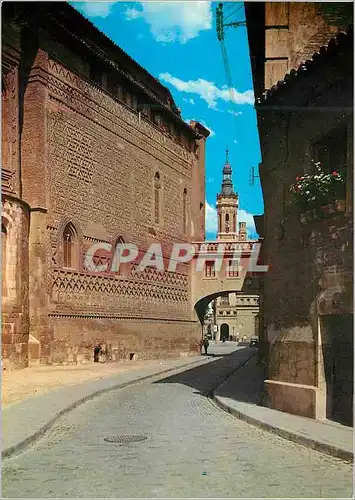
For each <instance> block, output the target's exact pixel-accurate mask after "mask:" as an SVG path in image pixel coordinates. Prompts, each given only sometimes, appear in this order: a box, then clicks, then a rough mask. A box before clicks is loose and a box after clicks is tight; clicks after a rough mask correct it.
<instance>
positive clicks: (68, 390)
mask: <svg viewBox="0 0 355 500" xmlns="http://www.w3.org/2000/svg"><path fill="white" fill-rule="evenodd" d="M235 349H237V345H236V344H235V343H232V342H230V343H226V344H224V345H223V346H222V345H221V346H218V345H215V346H211V349H210V352H211V354H212V356H207V357H206V356H194V357H187V358H186V357H184V358H178V359H171V360H150V361H142V362H137V361H134V362H132V364H131V363H122V364H115V363H110V364H107V365H105V364H102V365H100V364H99V363H92V365H90V366H87V365H78V366H77V367H68V366H66V367H60V366H49V367H38V368H36V369H35V368H29V369H24V370H19V371H18V372H12V373H11V374H6V376H8V381H7V382H8V384H7V385H8V386H9V385H10V382H9V380H10V379H11V377H13V379H12V380H15V381H16V377H17V378H20V379H21V380H22V383H23V384H24V387H25V389H26V390H25V389H24V388H22V389H21V388H20V389H19V390H18V393H17V399H18V400H17V401H16V400H15V401H16V402H14V403H12V404H8V406H5V408H3V412H2V429H3V433H2V450H3V451H2V456H3V457H7V456H10V455H12V454H13V453H17V452H19V451H21V450H23V449H24V448H25V447H26V446H27V445H28V444H29V443H31V442H32V441H34V440H36V439H37V438H39V437H40V436H41V435H42V434H43V433H44V432H46V430H48V429H49V428H50V427H51V426H52V425H53V423H54V422H55V421H56V420H57V419H58V418H59V417H60V416H61V415H63V414H64V413H66V412H68V411H70V410H72V409H73V408H75V407H76V406H78V405H80V404H82V403H83V402H85V401H87V400H88V399H91V398H93V397H95V396H97V395H99V394H101V393H104V392H106V391H110V390H113V389H116V388H119V387H125V386H127V385H131V384H134V383H136V382H140V381H142V380H145V379H150V378H151V377H154V376H156V375H159V374H162V373H167V372H171V371H173V370H177V369H180V368H183V369H185V368H187V367H188V366H190V365H191V366H193V365H196V366H197V365H201V364H202V365H203V364H205V363H208V362H210V361H211V360H213V359H214V358H213V356H218V355H223V354H230V353H231V352H233V351H234V350H235ZM90 370H91V373H90ZM20 372H22V373H20ZM25 372H26V373H25ZM5 373H6V372H5ZM110 375H111V376H110ZM24 376H25V377H24ZM26 377H27V379H28V380H27V385H26V382H25V378H26ZM84 380H85V381H84ZM69 384H70V385H69ZM12 385H13V386H14V385H15V383H14V382H12ZM60 386H62V387H60ZM35 387H37V388H38V393H35V392H34V388H35ZM51 389H52V390H51ZM3 391H4V389H3ZM5 391H6V385H5ZM13 391H15V388H13ZM40 392H42V394H40ZM7 394H8V400H9V394H11V391H10V389H9V387H8V388H7ZM24 394H25V395H26V396H27V398H26V399H22V400H19V397H20V396H22V397H23V396H24ZM31 395H34V397H28V396H31Z"/></svg>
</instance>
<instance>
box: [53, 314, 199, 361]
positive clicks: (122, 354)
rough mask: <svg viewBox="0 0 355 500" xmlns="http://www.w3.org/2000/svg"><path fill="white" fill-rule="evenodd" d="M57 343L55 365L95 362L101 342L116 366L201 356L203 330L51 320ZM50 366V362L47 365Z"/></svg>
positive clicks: (107, 321)
mask: <svg viewBox="0 0 355 500" xmlns="http://www.w3.org/2000/svg"><path fill="white" fill-rule="evenodd" d="M50 324H51V327H53V331H54V340H53V342H52V343H51V356H50V360H49V362H50V363H52V364H70V363H73V364H76V363H85V362H88V361H93V359H94V345H95V343H96V342H100V344H101V345H102V348H103V351H104V352H105V355H104V356H103V357H102V360H104V361H106V362H115V361H121V360H130V359H131V360H138V359H144V360H147V359H166V358H177V357H182V356H184V357H187V356H194V355H197V354H199V353H200V347H199V342H200V340H201V326H200V324H199V323H197V322H196V323H194V322H189V321H186V322H183V321H181V322H168V321H159V322H154V321H149V320H146V321H145V322H143V321H142V322H139V321H118V320H115V319H96V318H95V319H94V318H63V317H61V318H51V319H50ZM47 362H48V361H47Z"/></svg>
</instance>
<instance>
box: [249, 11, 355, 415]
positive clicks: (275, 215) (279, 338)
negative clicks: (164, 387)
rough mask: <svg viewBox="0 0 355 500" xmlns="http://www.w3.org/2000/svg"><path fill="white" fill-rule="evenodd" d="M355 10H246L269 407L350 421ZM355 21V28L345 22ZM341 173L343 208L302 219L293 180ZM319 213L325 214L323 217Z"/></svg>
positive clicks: (328, 210) (337, 206)
mask: <svg viewBox="0 0 355 500" xmlns="http://www.w3.org/2000/svg"><path fill="white" fill-rule="evenodd" d="M352 8H353V4H352V3H348V4H341V3H339V4H334V3H332V4H328V3H327V4H325V3H311V2H309V3H308V2H307V3H303V2H290V3H288V2H287V3H286V2H265V3H264V2H247V3H246V4H245V9H246V18H247V27H248V37H249V46H250V57H251V64H252V73H253V80H254V90H255V96H256V111H257V120H258V129H259V136H260V145H261V154H262V162H261V164H260V166H259V173H260V179H261V184H262V190H263V196H264V206H265V214H264V217H263V218H261V217H259V218H258V226H259V229H258V230H259V232H261V236H262V237H263V238H264V249H263V250H264V255H265V259H266V262H267V263H268V264H269V266H270V267H269V272H268V273H267V274H266V276H265V279H264V300H265V302H264V321H265V329H266V336H267V342H268V347H269V356H268V372H269V373H268V380H266V388H267V392H268V398H269V405H270V406H271V407H273V408H277V409H279V410H283V411H287V412H290V413H295V414H299V415H303V416H308V417H312V418H329V419H333V420H337V421H339V422H342V423H344V424H349V425H351V424H352V412H353V408H352V404H353V297H352V282H353V258H352V254H353V245H352V229H353V201H352V192H353V185H352V179H353V32H352V27H351V26H349V25H352ZM348 26H349V27H348ZM312 160H314V161H322V163H323V168H324V169H325V171H328V172H331V171H332V170H333V169H337V170H338V171H340V172H341V173H343V175H345V176H346V179H347V181H346V189H345V190H344V193H343V196H342V198H343V199H344V200H343V201H344V203H338V204H336V205H333V204H330V205H329V206H327V207H323V208H324V209H323V210H322V211H321V212H319V211H317V212H309V211H307V212H306V213H305V214H302V213H301V211H302V210H303V209H302V210H301V208H300V207H297V205H294V204H291V203H290V192H289V188H290V185H291V184H293V183H294V182H295V179H296V177H297V176H300V175H302V174H303V173H306V172H312V170H311V169H312V167H311V165H312V162H311V161H312ZM320 213H322V214H323V215H322V216H321V215H320Z"/></svg>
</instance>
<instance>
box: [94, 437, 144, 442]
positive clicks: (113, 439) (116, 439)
mask: <svg viewBox="0 0 355 500" xmlns="http://www.w3.org/2000/svg"><path fill="white" fill-rule="evenodd" d="M146 439H147V438H146V436H110V437H107V438H105V439H104V441H108V442H109V443H136V442H138V441H145V440H146Z"/></svg>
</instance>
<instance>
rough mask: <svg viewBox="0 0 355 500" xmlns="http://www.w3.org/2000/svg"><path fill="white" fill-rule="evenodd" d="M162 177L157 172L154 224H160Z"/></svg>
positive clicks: (155, 179) (155, 178)
mask: <svg viewBox="0 0 355 500" xmlns="http://www.w3.org/2000/svg"><path fill="white" fill-rule="evenodd" d="M160 188H161V185H160V175H159V173H158V172H156V174H155V176H154V222H155V224H159V222H160Z"/></svg>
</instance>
